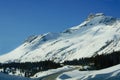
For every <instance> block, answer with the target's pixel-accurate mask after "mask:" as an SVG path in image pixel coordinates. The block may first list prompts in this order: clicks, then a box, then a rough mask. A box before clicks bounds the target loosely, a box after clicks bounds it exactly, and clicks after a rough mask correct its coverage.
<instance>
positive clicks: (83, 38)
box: [0, 13, 120, 62]
mask: <svg viewBox="0 0 120 80" xmlns="http://www.w3.org/2000/svg"><path fill="white" fill-rule="evenodd" d="M119 46H120V20H119V19H117V18H113V17H110V16H105V15H104V14H102V13H98V14H94V15H93V14H92V15H90V16H89V17H88V18H87V19H86V20H85V21H84V22H83V23H81V24H80V25H78V26H75V27H72V28H69V29H67V30H65V31H63V32H62V33H46V34H42V35H34V36H30V37H29V38H28V39H26V40H25V42H24V43H23V44H22V45H20V46H19V47H18V48H16V49H15V50H13V51H11V52H9V53H7V54H5V55H2V56H0V62H11V61H16V62H28V61H30V62H31V61H32V62H34V61H43V60H48V59H50V60H54V61H57V62H62V61H64V60H72V59H79V58H81V57H91V56H94V55H96V54H102V53H111V52H112V51H118V50H120V47H119Z"/></svg>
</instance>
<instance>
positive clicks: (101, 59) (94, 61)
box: [63, 51, 120, 69]
mask: <svg viewBox="0 0 120 80" xmlns="http://www.w3.org/2000/svg"><path fill="white" fill-rule="evenodd" d="M63 64H64V65H82V66H84V65H89V66H92V67H94V69H103V68H107V67H111V66H114V65H117V64H120V51H116V52H114V51H113V52H112V53H110V54H101V55H96V56H94V57H90V58H88V57H86V58H80V59H74V60H72V61H65V62H63Z"/></svg>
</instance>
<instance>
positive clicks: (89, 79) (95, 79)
mask: <svg viewBox="0 0 120 80" xmlns="http://www.w3.org/2000/svg"><path fill="white" fill-rule="evenodd" d="M57 80H120V64H119V65H116V66H113V67H110V68H106V69H102V70H97V71H78V70H74V71H70V72H65V73H63V74H61V75H60V76H59V77H58V78H57Z"/></svg>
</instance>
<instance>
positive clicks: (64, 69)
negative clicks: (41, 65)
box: [31, 66, 72, 78]
mask: <svg viewBox="0 0 120 80" xmlns="http://www.w3.org/2000/svg"><path fill="white" fill-rule="evenodd" d="M70 69H72V67H70V66H64V67H62V68H58V69H50V70H48V71H43V72H38V73H36V74H35V75H34V76H33V77H31V78H36V77H43V76H47V75H50V74H54V73H57V72H61V71H66V70H70Z"/></svg>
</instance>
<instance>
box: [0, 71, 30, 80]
mask: <svg viewBox="0 0 120 80" xmlns="http://www.w3.org/2000/svg"><path fill="white" fill-rule="evenodd" d="M0 80H32V79H29V78H24V77H19V76H10V75H7V74H3V73H0Z"/></svg>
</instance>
